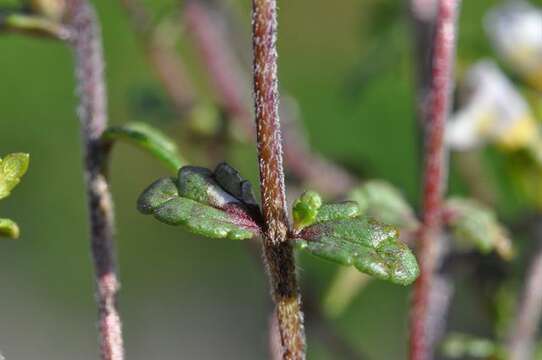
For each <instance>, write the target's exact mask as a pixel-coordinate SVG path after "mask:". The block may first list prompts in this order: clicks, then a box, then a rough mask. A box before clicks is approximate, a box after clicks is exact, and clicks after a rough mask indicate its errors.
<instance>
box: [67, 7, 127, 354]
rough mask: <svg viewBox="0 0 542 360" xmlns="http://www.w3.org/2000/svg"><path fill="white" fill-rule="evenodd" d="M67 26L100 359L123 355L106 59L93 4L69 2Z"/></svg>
mask: <svg viewBox="0 0 542 360" xmlns="http://www.w3.org/2000/svg"><path fill="white" fill-rule="evenodd" d="M68 5H69V14H70V16H69V21H68V24H67V25H68V26H69V28H70V30H71V31H72V37H71V45H72V47H73V49H74V53H75V62H76V64H75V66H76V72H77V73H76V75H77V83H78V93H79V99H80V105H79V109H78V114H79V118H80V121H81V136H82V139H83V143H84V168H85V180H86V186H87V193H88V207H89V214H90V227H91V249H92V257H93V260H94V269H95V272H96V284H97V294H96V298H97V301H98V312H99V330H100V348H101V358H102V359H103V360H122V359H123V358H124V349H123V341H122V332H121V321H120V316H119V314H118V311H117V309H116V294H117V291H118V289H119V281H118V278H117V274H116V262H115V254H114V249H113V248H114V242H113V229H114V216H113V203H112V199H111V194H110V192H109V185H108V183H107V180H106V178H105V176H104V174H103V173H102V168H103V163H104V156H105V154H104V152H103V148H102V142H101V136H102V133H103V132H104V130H105V128H106V126H107V106H106V89H105V81H104V74H103V69H104V60H103V50H102V43H101V35H100V28H99V25H98V20H97V18H96V14H95V12H94V9H93V8H92V7H91V5H90V4H89V3H88V1H86V0H71V1H70V2H69V4H68Z"/></svg>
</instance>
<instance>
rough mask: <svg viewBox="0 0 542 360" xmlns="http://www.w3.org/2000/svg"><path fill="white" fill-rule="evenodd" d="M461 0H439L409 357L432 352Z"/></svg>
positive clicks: (422, 359)
mask: <svg viewBox="0 0 542 360" xmlns="http://www.w3.org/2000/svg"><path fill="white" fill-rule="evenodd" d="M458 5H459V0H439V5H438V6H439V7H438V14H437V20H436V34H435V39H434V41H435V43H434V59H433V72H432V85H431V98H430V101H431V102H430V108H429V118H428V119H427V124H426V139H425V140H426V141H425V170H424V185H423V199H422V202H423V222H422V227H421V231H420V241H419V253H418V260H419V262H420V277H419V278H418V280H417V281H416V284H415V286H414V296H413V300H412V308H411V314H410V321H411V324H410V359H411V360H426V359H430V358H431V353H430V349H429V342H428V335H429V334H428V333H427V325H428V319H429V317H430V314H429V301H430V293H431V287H432V281H433V276H434V272H435V269H436V266H437V263H438V258H439V254H438V252H439V246H438V241H439V239H440V238H441V235H442V224H441V212H442V201H443V195H444V192H445V179H446V176H447V154H446V149H445V144H444V130H445V126H446V120H447V117H448V115H449V111H450V105H451V91H452V87H453V86H452V84H453V66H454V58H455V42H456V18H457V11H458Z"/></svg>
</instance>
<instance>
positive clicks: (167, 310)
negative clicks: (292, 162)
mask: <svg viewBox="0 0 542 360" xmlns="http://www.w3.org/2000/svg"><path fill="white" fill-rule="evenodd" d="M3 2H6V3H13V1H8V0H0V4H2V3H3ZM219 2H220V1H219ZM222 2H223V3H224V4H221V6H222V7H223V6H226V7H228V8H229V9H230V10H231V13H230V15H231V14H233V16H234V17H233V19H234V20H235V27H236V31H237V33H238V34H240V36H238V45H239V47H240V48H241V49H242V51H241V52H243V51H244V52H245V53H249V51H250V46H251V44H250V41H249V38H248V33H249V31H250V22H249V9H250V2H249V1H240V0H231V1H227V0H223V1H222ZM93 3H94V4H95V6H96V7H97V11H98V14H99V17H100V20H101V23H102V30H103V38H104V47H105V57H106V63H107V69H106V74H107V88H108V93H109V97H108V99H109V115H110V122H111V123H112V124H122V123H125V122H128V121H134V120H137V121H144V122H148V123H151V124H152V125H154V126H157V127H159V128H160V129H162V130H164V131H165V132H166V133H167V134H168V135H170V136H171V137H173V138H174V139H176V140H177V142H178V145H179V147H180V149H181V153H182V154H183V155H184V157H185V158H187V159H189V160H190V162H191V163H194V164H197V165H207V166H211V167H213V166H214V165H215V164H216V162H218V161H220V160H227V161H228V162H229V163H231V164H232V165H233V166H235V167H236V168H238V169H239V170H240V171H241V173H242V174H244V175H245V176H246V177H248V178H249V179H251V180H252V182H253V184H257V162H256V153H255V149H254V146H253V145H251V144H250V142H246V141H245V142H243V141H239V140H235V141H233V142H230V143H229V144H228V146H227V147H217V149H218V154H216V152H217V151H215V153H214V154H213V146H214V145H213V144H214V143H213V141H215V140H209V139H206V138H205V136H204V135H190V136H188V135H187V130H186V128H187V126H186V121H187V120H186V119H185V118H183V117H182V116H178V115H177V114H176V112H175V111H174V110H173V109H172V105H171V104H170V101H169V100H168V98H167V96H166V95H165V93H164V90H163V88H162V86H161V84H160V82H159V81H158V80H157V79H156V77H155V76H154V74H153V72H152V69H151V68H150V66H149V63H148V62H147V61H146V59H145V55H144V51H143V50H142V46H141V45H140V43H139V42H138V39H137V37H136V35H135V33H134V31H133V27H132V26H131V25H130V22H129V20H128V17H127V16H126V12H125V11H124V10H123V8H122V7H121V5H120V2H119V1H105V0H96V1H93ZM498 3H500V2H499V1H496V0H476V1H474V0H466V1H464V3H463V6H462V9H461V20H460V27H459V29H460V35H459V45H458V63H457V67H458V76H460V75H461V74H462V73H464V69H466V68H467V67H468V66H470V64H472V63H474V62H475V61H477V60H479V59H480V58H484V57H489V58H495V57H496V55H495V52H494V50H493V48H492V47H491V44H490V41H489V39H488V37H487V34H486V32H485V31H484V28H483V18H484V15H485V14H486V12H487V11H488V9H489V8H490V7H492V6H494V5H496V4H498ZM531 3H533V4H538V5H539V6H542V0H537V1H531ZM144 5H145V6H146V7H147V8H148V10H149V11H150V12H151V13H152V14H153V21H158V20H159V19H160V18H163V17H170V24H169V25H167V26H168V28H167V29H166V31H171V34H172V35H171V36H172V37H173V38H175V37H178V39H177V40H176V41H177V42H176V44H177V45H176V46H177V51H178V53H179V55H180V56H182V58H183V59H184V61H185V63H186V64H187V69H188V75H189V76H190V77H191V79H192V81H193V83H194V86H195V87H196V88H197V97H198V99H199V100H203V101H204V102H208V103H213V102H215V99H216V94H215V93H214V90H215V89H214V88H213V86H212V85H211V84H210V83H209V81H208V79H207V77H206V70H205V66H204V65H203V64H202V61H201V59H200V58H198V55H197V51H196V50H195V47H194V44H193V42H192V40H191V39H190V36H188V35H187V33H186V32H182V29H181V28H182V26H183V24H182V16H180V15H179V13H180V12H181V13H182V6H180V4H179V2H177V1H173V0H153V1H151V0H146V1H144ZM279 5H280V13H279V23H280V33H279V44H278V45H279V54H280V57H279V74H280V82H281V87H282V88H283V89H284V91H285V92H288V93H289V95H291V96H292V97H293V98H295V99H296V101H297V105H298V106H299V111H300V118H302V125H303V127H304V128H305V129H306V134H307V137H308V139H309V140H310V144H311V146H312V147H313V149H314V150H315V151H318V152H320V153H321V154H323V155H324V156H326V157H327V158H329V159H331V160H333V161H335V162H337V163H339V164H341V165H342V166H344V167H345V168H347V169H349V171H351V173H352V174H353V175H355V176H357V177H359V178H362V179H372V178H380V179H386V180H388V181H389V182H391V183H392V184H394V185H395V186H396V187H397V188H399V189H400V190H401V191H402V193H403V194H404V195H405V197H406V198H407V199H408V200H409V202H410V203H411V204H413V205H414V206H415V207H416V208H417V204H418V203H419V198H420V169H421V166H420V138H419V132H418V130H417V123H416V122H417V115H416V77H415V73H414V68H415V60H414V55H415V51H414V40H413V31H412V23H411V19H410V17H409V12H408V6H407V2H399V1H392V0H361V1H360V0H341V1H335V2H329V1H323V0H296V1H279ZM176 14H177V15H176ZM171 19H176V20H177V21H178V22H179V23H178V24H176V23H175V22H174V21H173V22H172V21H171ZM541 36H542V35H541ZM0 54H1V55H0V156H1V155H3V154H6V153H10V152H28V153H30V154H31V164H30V168H29V172H28V174H27V175H26V177H25V178H24V180H23V182H22V183H21V185H20V186H19V187H18V188H17V189H16V190H15V191H14V193H13V195H12V196H11V197H9V198H8V199H6V200H5V201H2V202H1V203H0V214H1V215H6V216H9V217H11V218H13V219H14V220H16V221H17V222H18V223H19V225H20V226H21V230H22V235H21V238H20V240H18V241H8V240H6V241H2V242H0V352H1V353H2V354H3V355H4V356H5V357H6V359H7V360H19V359H20V360H28V359H57V360H60V359H81V360H85V359H96V358H97V357H98V349H97V340H96V337H97V329H96V325H95V324H96V306H95V303H94V298H93V291H94V280H93V272H92V267H91V259H90V256H89V241H88V224H87V212H86V205H85V196H84V188H83V178H82V166H81V144H80V139H79V126H78V125H79V124H78V120H77V117H76V113H75V106H76V103H77V100H76V97H75V92H74V76H73V73H74V71H73V67H72V65H73V60H72V56H71V52H70V50H69V49H68V48H67V47H66V46H65V45H63V44H62V43H60V42H57V41H52V40H44V39H37V38H31V37H25V36H20V35H13V34H10V35H7V34H6V35H4V36H1V37H0ZM246 79H247V80H246V81H247V82H248V81H249V79H250V78H249V77H247V78H246ZM247 84H248V83H246V84H240V85H239V86H241V87H246V86H247ZM233 131H234V132H235V129H233ZM198 136H199V137H198ZM217 146H218V145H217ZM209 153H210V154H211V155H210V156H208V154H209ZM480 156H481V158H482V160H481V163H482V164H483V168H484V171H485V175H486V176H487V178H488V179H489V181H490V182H491V184H493V185H492V186H494V189H495V194H496V196H495V197H494V204H495V208H496V209H497V211H498V213H499V216H500V217H501V218H502V219H503V220H504V222H506V223H517V222H518V221H519V220H521V219H526V218H528V216H529V215H526V214H530V209H532V208H533V205H532V204H531V203H529V201H528V200H526V199H525V198H524V197H521V196H519V195H518V194H517V191H516V190H514V189H515V188H514V186H513V184H512V180H510V177H509V176H508V172H507V170H506V169H507V168H506V166H505V163H506V162H507V159H506V156H504V155H502V153H501V152H499V151H498V150H496V149H495V148H492V147H488V148H485V149H484V150H483V151H482V152H481V155H480ZM451 160H452V161H451V163H452V167H451V170H450V192H451V193H453V194H462V195H470V194H471V193H472V191H471V188H470V187H469V184H468V181H466V180H465V178H464V177H463V176H461V174H460V172H459V170H458V167H457V162H454V157H452V159H451ZM167 174H168V172H167V170H166V169H165V168H163V167H162V166H161V164H159V163H157V162H156V161H155V160H153V159H152V158H150V157H149V156H147V155H146V154H144V153H142V152H140V151H138V150H134V149H133V148H131V147H128V146H124V145H120V146H117V147H116V148H115V150H114V153H113V159H112V163H111V182H112V191H113V196H114V200H115V207H116V220H117V224H118V227H117V247H118V260H119V266H120V277H121V281H122V289H121V292H120V296H119V307H120V311H121V314H122V317H123V325H124V335H125V342H126V343H125V345H126V349H127V357H128V358H129V359H132V360H138V359H162V360H166V359H180V358H181V359H218V358H220V359H264V358H267V354H268V345H267V341H268V334H267V333H268V320H269V314H270V312H271V309H272V304H271V302H270V297H269V290H268V286H267V278H266V275H265V273H264V271H263V267H262V264H261V261H259V259H258V258H255V257H254V256H253V255H252V254H250V253H249V252H248V251H247V249H246V247H245V246H244V244H242V243H239V242H231V241H217V240H212V239H206V238H201V237H194V236H191V235H189V234H188V233H187V232H186V231H184V230H182V229H180V228H176V227H168V226H164V225H162V224H160V223H158V222H157V221H154V220H153V219H152V218H150V217H144V216H142V215H140V214H139V213H138V212H137V210H136V208H135V200H136V198H137V196H138V195H139V194H140V192H141V191H142V190H143V189H144V188H145V187H146V186H147V185H148V184H149V183H150V182H152V181H153V180H154V179H156V178H158V177H160V176H165V175H167ZM256 192H258V191H256ZM290 200H291V199H290ZM514 235H515V236H514V241H515V242H516V244H517V245H516V246H517V248H518V250H519V251H518V255H519V258H517V259H516V260H515V261H514V265H512V266H510V267H509V268H507V271H509V272H510V273H511V274H512V275H511V277H512V279H514V276H516V277H515V278H516V279H517V280H518V281H519V280H521V278H520V275H521V274H522V273H523V271H524V270H525V267H524V266H522V263H523V257H522V256H523V254H525V253H526V252H528V250H529V249H530V248H531V247H532V245H531V243H529V237H528V236H527V235H525V231H524V232H522V231H517V232H514ZM299 263H300V266H299V275H300V278H301V283H302V284H301V286H302V289H303V291H304V293H307V294H309V293H310V294H309V295H307V296H310V299H313V300H314V301H315V302H316V303H318V302H319V301H320V300H321V299H322V298H323V297H324V294H325V292H326V290H327V289H328V287H329V286H330V281H331V280H332V279H333V277H334V275H335V273H336V272H337V269H338V266H336V265H334V264H331V263H325V262H322V261H320V260H318V259H314V258H312V257H309V256H300V258H299ZM471 275H472V274H471V273H469V272H468V271H465V272H460V273H459V274H458V275H457V276H456V285H457V288H458V289H459V290H458V291H457V296H456V297H455V298H454V301H453V304H452V307H451V313H450V316H449V319H450V324H448V328H449V329H450V330H452V331H460V332H468V333H473V334H477V335H479V336H482V337H492V336H493V331H494V330H493V327H492V326H493V325H492V322H491V319H490V315H489V314H488V312H487V311H485V308H484V306H483V302H482V301H480V299H479V294H478V293H477V291H476V287H477V286H476V285H475V284H474V283H473V282H472V281H470V280H472V279H470V278H471V277H472V276H471ZM409 293H410V288H403V287H400V286H395V285H392V284H388V283H384V282H380V281H373V282H371V283H370V284H369V285H368V286H367V288H365V289H364V290H363V291H362V292H360V293H359V294H358V295H357V296H355V298H354V299H353V301H352V302H351V304H350V305H349V306H348V308H347V309H346V310H345V311H343V312H341V314H340V315H339V316H336V317H334V318H326V320H325V325H323V323H322V321H317V320H314V319H315V317H313V318H311V313H310V312H309V313H308V314H307V335H308V345H309V354H308V358H309V359H342V358H343V357H342V356H341V355H339V353H338V352H336V351H334V348H333V346H343V344H341V342H342V341H344V342H345V343H346V344H347V345H348V346H349V347H352V348H353V349H355V350H356V351H360V352H363V353H364V354H365V355H367V358H370V359H403V358H405V354H406V347H407V320H408V319H407V311H408V304H409ZM316 306H317V305H316ZM328 331H332V332H333V336H338V337H340V338H342V339H343V340H340V341H334V340H331V341H324V340H323V338H325V337H326V336H327V333H328ZM322 333H323V335H322ZM334 343H335V345H333V344H334ZM337 343H339V344H337Z"/></svg>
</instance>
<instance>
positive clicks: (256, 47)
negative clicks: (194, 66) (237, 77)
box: [252, 0, 305, 360]
mask: <svg viewBox="0 0 542 360" xmlns="http://www.w3.org/2000/svg"><path fill="white" fill-rule="evenodd" d="M252 39H253V51H254V68H253V71H254V105H255V115H256V137H257V147H258V161H259V165H260V166H259V167H260V188H261V198H262V210H263V217H264V222H265V224H264V244H263V247H264V256H265V259H266V263H267V267H268V271H269V275H270V278H271V287H272V291H273V298H274V300H275V303H276V311H277V320H278V327H279V330H280V340H281V346H282V358H283V359H285V360H299V359H304V358H305V334H304V329H303V314H302V312H301V296H300V294H299V291H298V285H297V279H296V272H295V259H294V254H293V248H292V245H291V244H290V243H289V242H288V233H289V229H290V225H289V220H288V215H287V207H286V206H287V205H286V195H285V186H284V169H283V165H282V139H281V133H280V120H279V106H278V105H279V91H278V77H277V47H276V42H277V4H276V1H275V0H253V1H252Z"/></svg>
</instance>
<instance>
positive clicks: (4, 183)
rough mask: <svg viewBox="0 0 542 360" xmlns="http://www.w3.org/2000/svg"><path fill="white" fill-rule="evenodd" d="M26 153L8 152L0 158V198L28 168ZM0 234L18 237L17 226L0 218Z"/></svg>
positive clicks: (11, 188) (18, 180) (13, 186)
mask: <svg viewBox="0 0 542 360" xmlns="http://www.w3.org/2000/svg"><path fill="white" fill-rule="evenodd" d="M29 161H30V156H29V155H28V154H22V153H16V154H9V155H7V156H6V157H4V158H3V159H0V200H1V199H4V198H6V197H7V196H9V195H10V193H11V191H12V190H13V189H14V188H15V187H16V186H17V185H18V184H19V182H20V181H21V178H22V177H23V175H24V174H25V173H26V171H27V169H28V163H29ZM0 236H2V237H10V238H14V239H15V238H18V237H19V227H18V226H17V224H16V223H15V222H13V221H12V220H10V219H0Z"/></svg>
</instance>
